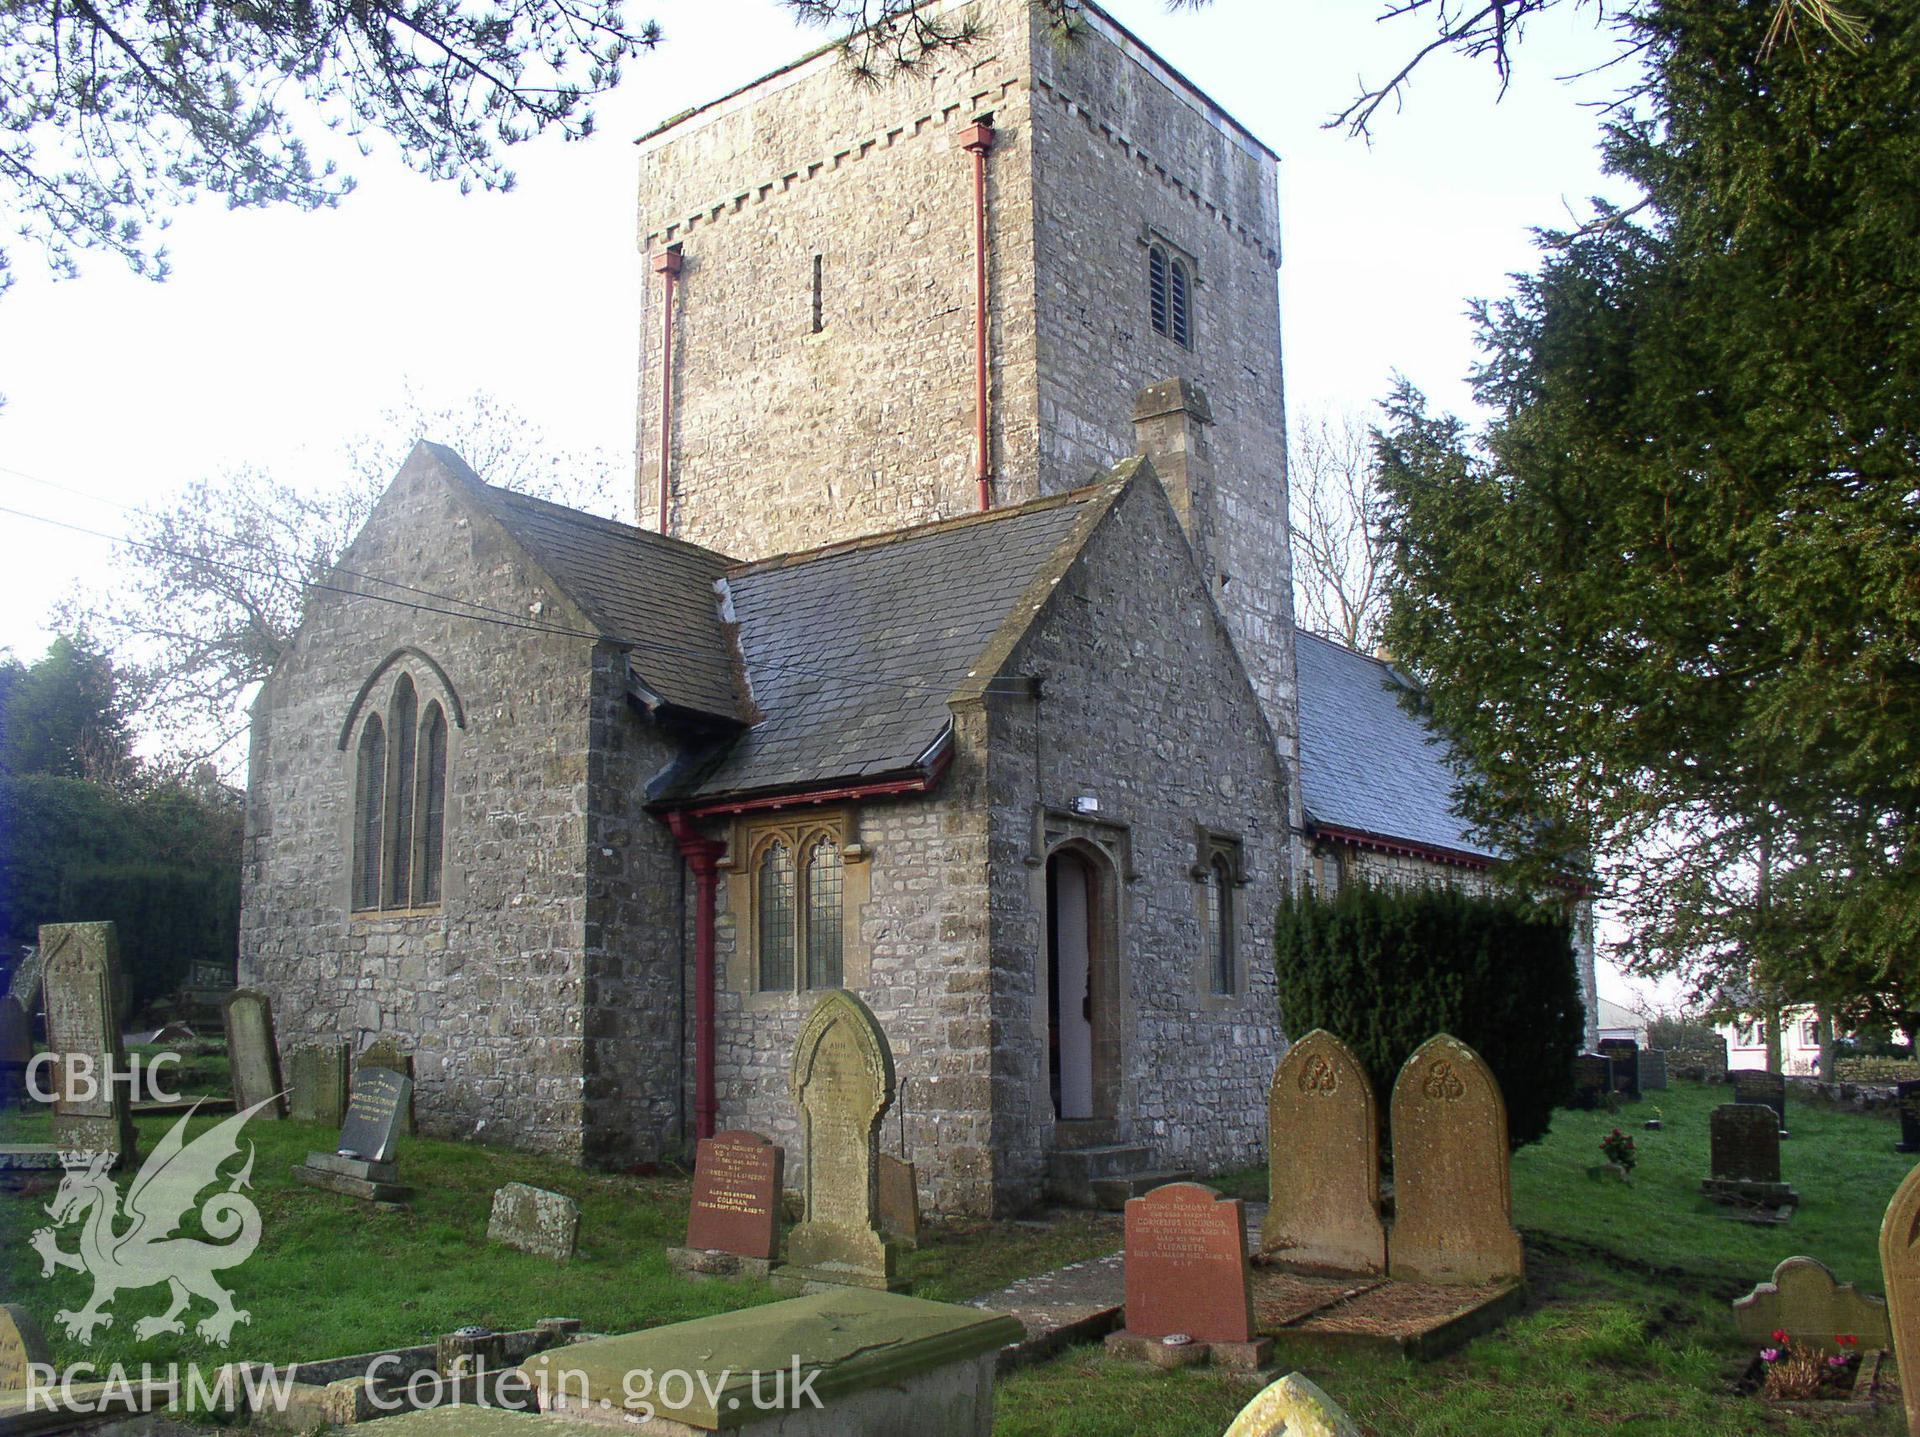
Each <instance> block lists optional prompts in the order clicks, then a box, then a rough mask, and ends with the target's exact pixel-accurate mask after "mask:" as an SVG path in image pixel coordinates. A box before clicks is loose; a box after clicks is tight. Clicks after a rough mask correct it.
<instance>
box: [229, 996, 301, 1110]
mask: <svg viewBox="0 0 1920 1437" xmlns="http://www.w3.org/2000/svg"><path fill="white" fill-rule="evenodd" d="M220 1015H221V1017H222V1018H223V1019H224V1020H225V1024H226V1029H227V1061H228V1063H229V1065H230V1066H231V1068H232V1072H233V1106H234V1110H235V1111H236V1112H244V1111H245V1110H246V1109H248V1108H251V1107H253V1106H254V1105H255V1104H257V1103H261V1102H266V1100H268V1099H272V1101H271V1102H267V1105H266V1106H265V1107H264V1108H261V1109H260V1110H259V1112H258V1113H256V1114H255V1116H256V1117H260V1118H265V1119H266V1120H267V1121H269V1122H272V1121H274V1120H275V1119H278V1118H280V1117H282V1116H284V1111H285V1102H286V1100H285V1099H284V1098H282V1097H281V1096H280V1093H281V1084H280V1049H279V1048H278V1047H277V1046H276V1045H275V1043H274V1040H273V1003H272V1001H271V1000H270V999H269V998H268V997H267V995H266V994H265V993H260V992H256V991H255V990H254V989H252V988H235V989H234V990H233V991H232V992H231V993H229V994H227V998H226V1001H225V1002H224V1003H222V1004H221V1005H220Z"/></svg>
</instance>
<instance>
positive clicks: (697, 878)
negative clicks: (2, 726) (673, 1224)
mask: <svg viewBox="0 0 1920 1437" xmlns="http://www.w3.org/2000/svg"><path fill="white" fill-rule="evenodd" d="M667 825H668V827H670V828H671V829H672V830H673V836H674V838H675V839H676V840H677V841H678V842H679V844H680V852H681V853H682V854H683V855H685V857H686V860H687V864H688V866H689V867H691V868H692V869H693V881H694V913H693V1130H694V1136H695V1137H696V1138H702V1139H704V1138H710V1137H712V1136H713V1130H714V1121H715V1119H716V1117H717V1116H718V1114H719V1112H720V1100H719V1096H718V1094H717V1093H716V1092H715V1090H714V1064H713V1049H714V1033H713V988H714V955H713V943H714V940H713V931H714V903H715V890H716V889H717V888H718V885H719V877H720V870H719V864H720V860H721V859H722V858H723V857H725V856H726V852H727V845H726V844H724V843H720V842H717V841H716V840H714V839H711V838H708V837H706V836H705V835H703V834H702V833H701V832H700V830H699V829H697V828H695V827H694V826H693V820H692V819H691V818H689V817H688V816H687V815H686V814H684V813H670V814H668V815H667Z"/></svg>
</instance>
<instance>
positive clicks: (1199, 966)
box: [1193, 825, 1247, 998]
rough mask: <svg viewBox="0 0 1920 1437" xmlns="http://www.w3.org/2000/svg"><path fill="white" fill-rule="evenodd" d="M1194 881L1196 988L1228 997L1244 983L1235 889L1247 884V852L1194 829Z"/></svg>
mask: <svg viewBox="0 0 1920 1437" xmlns="http://www.w3.org/2000/svg"><path fill="white" fill-rule="evenodd" d="M1193 837H1194V854H1193V880H1194V882H1195V883H1198V884H1199V885H1200V891H1199V899H1200V902H1199V909H1200V912H1199V919H1200V930H1201V931H1200V952H1199V954H1198V955H1197V960H1196V962H1195V964H1194V984H1195V987H1196V989H1197V990H1198V991H1199V992H1200V993H1202V994H1205V995H1211V996H1212V997H1214V998H1232V997H1234V996H1236V995H1237V994H1238V993H1239V992H1240V991H1241V989H1242V987H1243V986H1244V984H1245V975H1244V974H1243V972H1242V970H1241V965H1240V915H1239V912H1238V911H1237V910H1238V909H1239V906H1240V904H1239V899H1238V894H1237V890H1239V889H1240V888H1243V887H1245V886H1246V882H1247V869H1246V853H1245V850H1244V849H1243V847H1242V846H1241V842H1240V840H1239V838H1238V837H1236V836H1234V835H1233V834H1228V833H1215V832H1212V831H1211V830H1209V829H1206V828H1202V827H1199V826H1198V825H1196V826H1195V828H1194V835H1193Z"/></svg>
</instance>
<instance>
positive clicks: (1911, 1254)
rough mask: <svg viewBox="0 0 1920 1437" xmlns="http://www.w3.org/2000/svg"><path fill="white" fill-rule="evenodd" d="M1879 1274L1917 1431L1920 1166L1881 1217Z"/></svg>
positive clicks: (1919, 1390)
mask: <svg viewBox="0 0 1920 1437" xmlns="http://www.w3.org/2000/svg"><path fill="white" fill-rule="evenodd" d="M1880 1278H1881V1281H1882V1282H1884V1283H1885V1284H1886V1287H1887V1315H1888V1317H1889V1319H1890V1320H1891V1322H1892V1325H1893V1361H1894V1365H1895V1366H1896V1367H1898V1368H1899V1369H1900V1374H1901V1379H1902V1380H1901V1383H1900V1392H1901V1398H1902V1400H1903V1401H1904V1402H1905V1404H1906V1412H1907V1431H1908V1432H1909V1433H1916V1432H1920V1381H1914V1380H1913V1379H1912V1378H1911V1377H1910V1376H1909V1375H1908V1374H1910V1373H1920V1167H1915V1168H1914V1169H1913V1171H1912V1172H1910V1173H1908V1174H1907V1176H1906V1180H1905V1181H1904V1182H1902V1183H1901V1184H1900V1187H1899V1190H1898V1191H1896V1192H1895V1193H1894V1195H1893V1201H1892V1202H1890V1203H1888V1204H1887V1215H1886V1216H1885V1217H1884V1218H1882V1219H1881V1221H1880Z"/></svg>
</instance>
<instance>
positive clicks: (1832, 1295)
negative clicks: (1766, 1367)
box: [1733, 1257, 1893, 1353]
mask: <svg viewBox="0 0 1920 1437" xmlns="http://www.w3.org/2000/svg"><path fill="white" fill-rule="evenodd" d="M1733 1321H1734V1325H1735V1326H1736V1327H1738V1328H1739V1329H1740V1335H1741V1336H1742V1337H1744V1338H1746V1339H1747V1342H1748V1344H1749V1345H1750V1346H1753V1347H1764V1346H1766V1345H1767V1339H1768V1338H1769V1337H1771V1336H1772V1335H1773V1334H1774V1333H1775V1332H1785V1333H1786V1334H1787V1336H1788V1337H1790V1338H1791V1339H1792V1340H1793V1345H1794V1346H1795V1347H1803V1348H1804V1347H1818V1348H1821V1349H1823V1350H1824V1351H1827V1352H1831V1353H1837V1352H1839V1351H1840V1350H1841V1348H1840V1344H1839V1343H1837V1342H1835V1341H1834V1339H1835V1338H1836V1337H1842V1336H1845V1337H1853V1338H1857V1339H1858V1340H1859V1346H1860V1347H1861V1348H1862V1349H1864V1350H1866V1351H1869V1352H1871V1351H1872V1350H1873V1349H1875V1348H1877V1347H1890V1346H1892V1345H1893V1328H1892V1325H1891V1324H1890V1322H1889V1321H1888V1318H1887V1304H1886V1302H1885V1301H1884V1300H1883V1299H1881V1298H1878V1297H1875V1296H1873V1295H1872V1294H1871V1293H1865V1292H1861V1291H1859V1290H1858V1289H1856V1288H1855V1287H1854V1285H1853V1284H1852V1283H1850V1282H1836V1281H1835V1280H1834V1276H1833V1273H1832V1272H1831V1271H1830V1270H1829V1269H1828V1267H1827V1265H1826V1264H1825V1263H1823V1262H1820V1261H1818V1260H1816V1259H1814V1258H1811V1257H1790V1258H1788V1259H1787V1260H1786V1261H1785V1262H1783V1263H1781V1264H1780V1265H1779V1266H1778V1267H1776V1268H1775V1269H1774V1270H1773V1280H1772V1281H1771V1282H1763V1283H1761V1284H1759V1285H1758V1286H1757V1287H1755V1288H1754V1289H1753V1291H1752V1292H1750V1293H1748V1294H1747V1295H1746V1296H1745V1297H1743V1298H1740V1299H1739V1300H1738V1301H1736V1302H1735V1303H1734V1304H1733Z"/></svg>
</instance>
